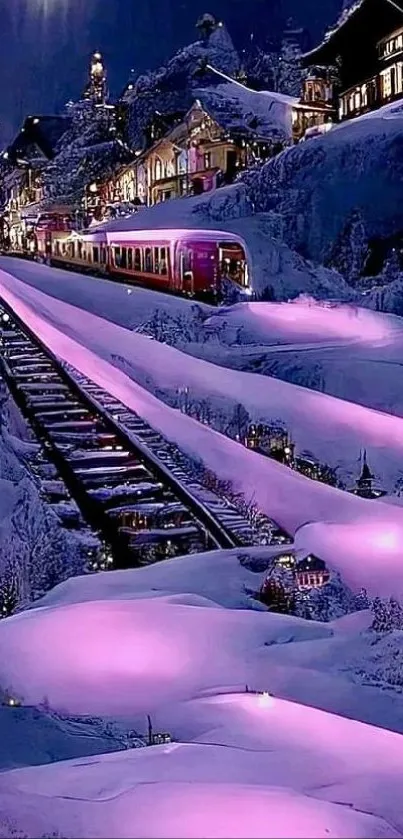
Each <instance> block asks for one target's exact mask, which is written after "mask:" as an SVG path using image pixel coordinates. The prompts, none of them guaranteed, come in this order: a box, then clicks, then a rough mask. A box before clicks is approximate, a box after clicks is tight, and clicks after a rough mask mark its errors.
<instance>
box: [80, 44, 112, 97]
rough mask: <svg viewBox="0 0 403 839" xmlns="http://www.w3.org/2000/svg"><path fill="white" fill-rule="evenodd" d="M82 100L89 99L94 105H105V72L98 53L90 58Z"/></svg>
mask: <svg viewBox="0 0 403 839" xmlns="http://www.w3.org/2000/svg"><path fill="white" fill-rule="evenodd" d="M84 99H90V100H91V101H92V102H94V103H95V105H105V102H106V100H107V87H106V70H105V65H104V61H103V58H102V55H101V53H100V52H94V53H93V55H92V56H91V61H90V69H89V79H88V83H87V86H86V88H85V91H84Z"/></svg>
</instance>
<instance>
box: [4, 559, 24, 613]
mask: <svg viewBox="0 0 403 839" xmlns="http://www.w3.org/2000/svg"><path fill="white" fill-rule="evenodd" d="M19 600H20V594H19V583H18V575H17V572H16V569H15V568H14V566H13V565H12V563H11V562H10V561H9V562H8V563H7V565H6V567H5V569H4V571H3V572H2V573H1V576H0V618H7V617H9V616H10V615H12V614H13V612H14V611H15V610H16V608H17V606H18V604H19Z"/></svg>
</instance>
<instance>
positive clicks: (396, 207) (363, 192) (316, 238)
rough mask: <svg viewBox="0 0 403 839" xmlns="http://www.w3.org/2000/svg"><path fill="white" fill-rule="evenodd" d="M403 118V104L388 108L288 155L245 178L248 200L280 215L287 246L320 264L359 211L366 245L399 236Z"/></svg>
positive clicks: (274, 159) (248, 174)
mask: <svg viewBox="0 0 403 839" xmlns="http://www.w3.org/2000/svg"><path fill="white" fill-rule="evenodd" d="M402 119H403V111H402V106H401V103H394V104H392V105H386V106H384V107H383V108H380V109H379V110H377V111H373V112H372V113H369V114H366V115H365V116H363V117H359V118H357V119H352V120H348V121H346V122H344V123H342V124H340V125H337V126H335V127H334V128H333V129H332V131H329V132H328V133H327V134H325V135H323V136H321V137H316V138H314V139H312V140H310V141H309V142H307V143H301V144H299V145H297V146H294V147H293V148H290V149H286V150H285V151H284V152H283V153H282V154H280V155H278V156H277V157H276V158H273V159H272V160H270V161H268V162H267V163H266V164H265V165H264V166H263V167H262V168H261V169H259V170H256V171H252V170H251V171H250V172H249V173H248V172H247V173H245V174H244V175H243V176H242V181H243V182H244V183H246V184H247V186H248V194H249V197H250V200H251V201H252V202H253V203H254V205H255V208H256V210H258V211H263V212H264V211H269V210H274V211H275V212H277V213H279V214H280V215H281V216H282V217H283V219H284V237H285V241H286V242H287V244H288V245H289V246H290V247H291V248H294V249H296V250H298V251H301V253H304V254H305V256H308V257H310V258H311V259H314V260H315V261H317V262H321V263H323V262H324V261H325V260H326V259H328V258H329V256H330V252H331V249H332V246H333V245H334V243H335V241H336V240H337V237H338V236H339V235H340V234H341V233H342V231H343V229H344V227H345V224H346V222H347V220H348V218H349V217H350V216H351V213H352V212H353V211H354V210H357V209H359V210H360V213H361V215H362V217H363V220H364V225H365V228H366V235H367V241H368V240H369V239H370V238H373V237H376V238H385V237H389V236H391V235H393V234H395V233H398V232H399V230H401V228H402V225H403V219H402V208H401V200H400V189H399V184H400V180H401V176H402V162H403V158H402V155H401V134H402ZM385 160H388V161H389V166H388V167H385ZM390 171H393V178H391V177H389V172H390Z"/></svg>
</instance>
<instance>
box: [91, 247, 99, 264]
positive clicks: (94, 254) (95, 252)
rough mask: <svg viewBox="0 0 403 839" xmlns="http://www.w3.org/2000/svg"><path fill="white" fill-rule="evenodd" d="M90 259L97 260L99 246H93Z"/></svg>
mask: <svg viewBox="0 0 403 839" xmlns="http://www.w3.org/2000/svg"><path fill="white" fill-rule="evenodd" d="M92 259H93V262H99V248H96V247H94V248H93V249H92Z"/></svg>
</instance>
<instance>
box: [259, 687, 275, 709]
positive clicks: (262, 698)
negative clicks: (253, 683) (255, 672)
mask: <svg viewBox="0 0 403 839" xmlns="http://www.w3.org/2000/svg"><path fill="white" fill-rule="evenodd" d="M259 705H260V707H261V708H271V707H272V705H273V697H272V696H270V693H268V692H267V691H266V690H265V691H263V693H261V694H260V695H259Z"/></svg>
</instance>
